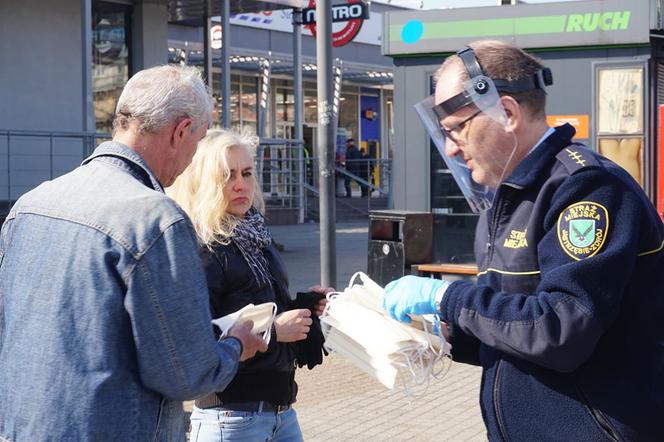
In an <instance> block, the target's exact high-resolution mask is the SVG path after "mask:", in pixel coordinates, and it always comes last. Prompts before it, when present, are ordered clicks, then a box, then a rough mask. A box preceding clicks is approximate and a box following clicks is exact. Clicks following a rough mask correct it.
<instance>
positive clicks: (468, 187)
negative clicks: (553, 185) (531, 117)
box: [415, 48, 552, 213]
mask: <svg viewBox="0 0 664 442" xmlns="http://www.w3.org/2000/svg"><path fill="white" fill-rule="evenodd" d="M457 55H458V56H459V57H460V58H461V61H463V64H464V66H465V68H466V71H467V72H468V75H469V80H467V81H465V82H464V83H463V84H462V90H461V91H460V92H459V93H458V94H456V95H454V96H453V97H451V98H449V99H447V100H445V101H443V102H441V103H436V102H435V96H434V95H432V96H430V97H427V98H425V99H424V100H422V101H421V102H419V103H417V104H416V105H415V110H416V112H417V114H418V116H419V117H420V120H422V123H423V124H424V127H425V129H426V131H427V133H428V134H429V136H430V137H431V139H432V140H433V142H434V144H435V146H436V148H437V149H438V152H439V153H440V155H441V156H442V157H443V160H444V161H445V164H447V167H448V168H449V170H450V173H451V174H452V176H453V177H454V180H455V181H456V183H457V184H458V186H459V188H460V190H461V192H462V193H463V195H464V197H465V198H466V200H467V201H468V204H469V205H470V208H471V209H472V210H473V212H476V213H479V212H484V211H486V210H489V209H490V208H491V206H492V205H493V200H494V198H495V193H496V188H497V186H498V185H499V184H500V182H502V181H503V179H504V178H505V172H506V170H507V169H508V165H509V164H510V161H511V160H512V157H513V156H514V152H515V151H516V147H517V140H516V136H515V135H514V134H513V133H512V132H511V131H509V128H508V119H507V115H506V113H505V109H504V108H503V105H502V102H501V100H500V92H522V91H526V90H532V89H536V88H541V89H544V86H545V85H547V84H551V83H552V80H551V72H550V71H549V70H548V69H546V68H545V69H542V70H540V71H538V72H537V73H536V74H535V75H534V76H533V78H524V79H519V80H515V81H506V80H492V79H491V78H489V77H487V76H485V75H484V73H483V72H482V68H481V67H480V65H479V62H478V61H477V59H476V58H475V54H474V53H473V51H472V49H470V48H466V49H464V50H462V51H459V52H458V53H457ZM463 109H469V111H468V112H465V113H464V114H463V115H464V118H462V119H461V120H459V121H457V122H455V126H454V127H449V126H447V127H444V126H443V123H442V122H443V120H444V119H446V118H447V117H448V116H450V115H453V114H455V113H457V112H459V111H462V110H463ZM480 114H482V115H484V116H486V117H489V118H490V119H491V120H493V122H495V123H497V124H493V125H492V130H493V132H492V133H491V136H490V137H483V138H484V139H489V140H491V141H494V140H500V141H499V142H498V141H497V144H496V145H482V146H473V145H472V141H470V142H468V136H469V134H470V133H471V132H472V129H471V123H472V122H473V121H474V119H475V118H476V117H477V116H478V115H480ZM465 144H467V146H464V145H465ZM457 147H458V148H457ZM465 147H472V150H473V151H474V152H475V153H478V152H479V153H480V154H481V157H477V158H473V157H472V156H471V158H470V159H471V160H473V163H474V165H475V167H482V168H483V169H484V171H485V172H486V173H488V174H489V175H488V176H490V177H492V181H494V183H495V185H493V186H490V185H488V184H482V183H479V182H477V181H475V180H474V179H473V176H472V170H471V169H470V168H469V166H468V164H467V162H466V160H464V157H463V155H464V153H463V149H464V148H465ZM455 150H456V151H458V152H457V153H456V154H455V155H454V156H449V155H448V154H447V153H446V152H450V151H455Z"/></svg>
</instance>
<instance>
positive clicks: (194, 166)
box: [167, 130, 331, 441]
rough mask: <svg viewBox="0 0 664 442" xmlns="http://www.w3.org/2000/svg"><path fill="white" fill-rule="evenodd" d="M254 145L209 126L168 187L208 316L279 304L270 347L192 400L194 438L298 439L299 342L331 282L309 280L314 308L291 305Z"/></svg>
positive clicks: (322, 305)
mask: <svg viewBox="0 0 664 442" xmlns="http://www.w3.org/2000/svg"><path fill="white" fill-rule="evenodd" d="M254 145H255V142H254V140H253V139H252V138H250V137H246V136H242V135H240V134H238V133H236V132H233V131H222V130H214V131H209V132H208V135H207V136H206V137H205V138H204V139H203V140H202V141H201V142H200V143H199V146H198V151H197V152H196V154H195V155H194V158H193V161H192V163H191V165H190V166H189V167H188V168H187V169H186V170H185V171H184V173H182V175H180V177H179V178H178V179H177V180H176V181H175V183H174V184H173V186H171V187H170V188H169V189H168V190H167V193H168V194H169V196H171V197H172V198H173V199H175V201H177V202H178V203H179V204H180V206H182V208H183V209H184V210H185V211H186V212H187V214H188V215H189V217H190V218H191V220H192V222H193V224H194V227H195V229H196V232H197V235H198V239H199V242H200V243H201V257H202V260H203V265H204V267H205V270H206V273H207V281H208V287H209V293H210V308H211V310H212V317H214V318H216V317H220V316H224V315H227V314H229V313H232V312H234V311H237V310H239V309H241V308H242V307H244V306H245V305H247V304H249V303H253V304H260V303H263V302H275V303H276V304H277V306H278V310H277V313H278V315H277V317H276V319H275V325H274V327H273V335H272V337H271V339H270V345H269V348H268V350H267V352H265V353H262V354H260V355H258V356H256V357H255V358H253V359H251V360H248V361H246V362H243V363H241V364H240V367H239V369H238V372H237V374H236V376H235V378H234V379H233V380H232V381H231V383H230V384H229V385H228V387H227V388H226V389H225V390H224V391H220V392H216V393H213V394H209V395H207V396H204V397H202V398H199V399H198V400H197V401H196V403H195V407H194V411H193V413H192V416H191V424H192V425H191V428H192V429H191V440H192V441H221V440H224V441H225V440H231V441H233V440H247V441H257V440H273V441H299V440H302V433H301V431H300V426H299V423H298V421H297V416H296V413H295V410H293V408H292V407H291V404H292V403H293V402H295V396H296V393H297V385H296V383H295V380H294V379H295V359H296V357H298V358H299V356H298V355H299V353H298V344H297V343H298V341H300V344H301V343H302V342H303V340H305V339H306V338H307V335H308V333H309V330H310V327H311V325H312V318H311V313H312V311H313V312H314V313H317V314H320V312H321V311H322V308H323V307H324V303H325V301H324V296H321V295H324V294H325V293H326V292H327V291H329V290H331V289H327V290H325V289H322V288H321V287H320V286H316V287H312V288H311V289H310V290H311V291H313V292H315V293H316V295H315V299H314V304H313V305H311V304H310V305H308V307H311V308H293V306H294V305H295V304H294V303H293V302H292V301H291V298H290V296H289V293H288V278H287V274H286V269H285V267H284V263H283V261H282V260H281V257H280V255H279V252H278V251H277V249H276V247H275V244H274V242H273V240H272V237H271V235H270V232H269V230H268V229H267V228H266V226H265V220H264V218H263V215H262V210H263V200H262V198H261V192H260V191H259V190H258V183H257V181H256V175H255V170H254V155H255V153H254ZM312 334H313V333H312ZM319 352H320V350H319ZM321 357H322V356H321ZM298 362H300V361H298Z"/></svg>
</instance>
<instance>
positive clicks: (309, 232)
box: [184, 223, 487, 442]
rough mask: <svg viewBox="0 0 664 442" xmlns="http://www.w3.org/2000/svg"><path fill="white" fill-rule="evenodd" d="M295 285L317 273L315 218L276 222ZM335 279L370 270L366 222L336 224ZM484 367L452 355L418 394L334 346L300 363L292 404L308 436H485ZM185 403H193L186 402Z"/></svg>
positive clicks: (460, 438) (372, 438)
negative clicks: (388, 382) (311, 362)
mask: <svg viewBox="0 0 664 442" xmlns="http://www.w3.org/2000/svg"><path fill="white" fill-rule="evenodd" d="M270 229H271V230H272V233H273V236H274V238H275V240H276V241H277V242H279V243H281V244H283V245H284V247H285V250H284V251H283V252H282V256H283V258H284V260H285V261H286V267H287V269H288V272H289V277H290V286H291V288H292V289H293V290H295V291H297V290H302V289H304V288H306V287H308V286H310V285H312V284H315V283H317V281H318V279H319V278H320V266H319V261H320V259H319V257H320V255H319V241H320V240H319V238H320V230H319V226H318V224H300V225H296V226H273V227H271V228H270ZM336 240H337V241H336V243H337V244H336V252H337V253H336V256H337V275H338V278H337V280H338V281H339V282H338V287H341V288H343V287H345V286H346V285H347V283H348V280H349V279H350V277H351V276H352V274H353V273H355V272H356V271H366V268H367V242H368V233H367V225H366V223H354V224H338V225H337V229H336ZM480 373H481V370H480V369H479V368H478V367H472V366H469V365H463V364H457V363H452V365H451V368H450V370H449V371H448V372H447V374H446V375H445V376H444V377H443V378H442V379H440V380H438V381H434V382H433V383H432V384H430V385H429V386H428V387H427V388H426V390H424V391H420V392H418V394H417V396H416V397H409V396H407V395H406V394H405V393H404V391H403V389H402V388H399V387H395V389H394V390H388V389H387V388H385V387H384V386H383V385H382V384H380V383H379V382H378V381H376V380H375V379H374V378H372V377H370V376H369V375H367V374H365V373H364V372H362V371H360V370H359V369H357V368H355V367H354V366H353V365H352V364H350V363H349V362H348V361H347V360H345V359H344V358H343V357H341V356H339V355H337V354H332V355H330V356H328V357H326V358H325V361H324V363H323V365H321V366H318V367H316V368H315V369H314V370H308V369H306V368H304V369H298V371H297V374H296V380H297V382H298V385H299V388H300V389H299V393H298V400H297V403H296V404H295V410H296V411H297V413H298V419H299V421H300V425H301V427H302V432H303V435H304V439H305V441H321V442H323V441H390V442H398V441H423V442H424V441H434V440H436V441H486V440H487V438H486V430H485V428H484V424H483V423H482V417H481V414H480V409H479V402H478V401H479V399H478V398H479V385H480ZM184 406H185V410H186V411H191V407H192V403H191V402H185V404H184Z"/></svg>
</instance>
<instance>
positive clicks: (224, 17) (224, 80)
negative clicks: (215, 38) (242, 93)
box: [221, 0, 231, 129]
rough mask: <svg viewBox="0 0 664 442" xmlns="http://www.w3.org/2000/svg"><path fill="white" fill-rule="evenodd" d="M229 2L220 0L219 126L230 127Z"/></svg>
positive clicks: (228, 0)
mask: <svg viewBox="0 0 664 442" xmlns="http://www.w3.org/2000/svg"><path fill="white" fill-rule="evenodd" d="M230 15H231V4H230V0H221V126H222V127H223V128H224V129H229V128H230V127H231V61H230V58H229V57H230V55H231V27H230Z"/></svg>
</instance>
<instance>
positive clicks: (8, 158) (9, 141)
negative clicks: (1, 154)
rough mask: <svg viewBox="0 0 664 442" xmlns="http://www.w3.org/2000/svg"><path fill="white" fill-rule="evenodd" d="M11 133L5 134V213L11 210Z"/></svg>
mask: <svg viewBox="0 0 664 442" xmlns="http://www.w3.org/2000/svg"><path fill="white" fill-rule="evenodd" d="M10 136H11V133H10V132H7V213H9V210H10V209H11V208H12V165H11V163H10V161H11V152H10V151H11V140H10V138H9V137H10Z"/></svg>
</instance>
